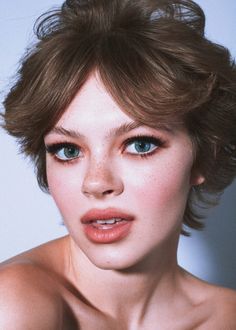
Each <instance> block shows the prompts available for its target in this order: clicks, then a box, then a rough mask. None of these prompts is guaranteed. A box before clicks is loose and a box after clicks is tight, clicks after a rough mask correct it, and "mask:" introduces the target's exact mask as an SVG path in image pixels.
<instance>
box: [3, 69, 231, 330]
mask: <svg viewBox="0 0 236 330" xmlns="http://www.w3.org/2000/svg"><path fill="white" fill-rule="evenodd" d="M143 136H145V140H143ZM150 137H151V138H150ZM148 138H149V139H150V141H149V140H148ZM45 145H46V148H47V150H48V152H47V176H48V183H49V189H50V193H51V195H52V197H53V198H54V200H55V202H56V204H57V206H58V208H59V210H60V212H61V215H62V217H63V219H64V222H65V225H66V227H67V228H68V232H69V235H68V236H65V237H63V238H60V239H58V240H55V241H51V242H49V243H46V244H44V245H42V246H39V247H37V248H35V249H33V250H30V251H28V252H25V253H23V254H21V255H19V256H16V257H14V258H12V259H11V260H8V261H6V262H5V263H3V264H2V265H1V271H0V329H4V330H11V329H12V330H13V329H14V330H23V329H24V330H30V329H34V330H37V329H40V330H41V329H42V330H43V329H44V330H47V329H48V330H51V329H52V330H54V329H55V330H58V329H68V330H73V329H83V330H103V329H104V330H113V329H114V330H118V329H119V330H159V329H160V330H166V329H168V330H169V329H171V330H190V329H196V330H211V329H212V330H216V329H219V330H223V329H225V330H234V329H236V313H235V311H236V294H235V292H234V291H233V290H229V289H224V288H220V287H216V286H213V285H210V284H208V283H206V282H204V281H201V280H199V279H197V278H195V277H194V276H192V275H191V274H189V273H187V272H186V271H185V270H183V269H182V268H181V267H179V266H178V264H177V257H176V254H177V246H178V239H179V235H180V230H181V224H182V217H183V213H184V209H185V204H186V200H187V198H188V194H189V190H190V189H191V187H192V186H193V185H198V184H201V183H202V182H203V181H204V178H203V177H202V176H201V174H200V173H197V171H196V170H194V171H193V162H194V152H193V148H192V144H191V141H190V138H189V137H188V135H187V133H186V132H185V130H184V129H183V128H176V127H175V128H173V127H163V126H162V127H158V128H157V129H154V128H150V127H148V126H143V125H142V126H140V125H139V124H138V123H136V122H135V121H134V119H132V118H130V117H129V116H127V115H126V114H125V113H124V112H123V111H122V110H121V109H120V108H119V106H118V105H117V104H116V103H115V102H114V100H113V99H112V98H111V96H110V95H109V93H108V92H107V91H106V89H105V87H104V86H103V84H102V82H101V81H100V80H99V77H98V75H96V73H94V74H92V75H91V76H90V77H89V79H88V80H87V82H86V83H85V85H84V86H83V88H82V89H81V90H80V91H79V93H78V94H77V95H76V97H75V98H74V100H73V101H72V103H71V104H70V105H69V107H68V108H67V109H66V111H65V113H64V114H63V116H62V117H61V119H60V120H59V122H58V123H57V124H56V126H55V127H54V129H52V131H51V132H49V133H48V135H47V136H45ZM144 154H145V155H144ZM110 207H112V208H118V209H122V210H123V211H124V212H126V213H129V214H132V215H133V216H134V221H133V224H132V228H131V231H130V232H129V234H128V235H127V236H126V237H125V238H124V239H122V240H119V241H117V242H114V243H108V244H96V243H94V242H91V241H90V240H89V239H88V238H87V237H86V235H85V234H84V231H83V225H82V224H81V222H80V219H81V218H82V216H83V215H84V214H85V213H86V212H88V211H89V210H91V209H92V208H98V209H106V208H110Z"/></svg>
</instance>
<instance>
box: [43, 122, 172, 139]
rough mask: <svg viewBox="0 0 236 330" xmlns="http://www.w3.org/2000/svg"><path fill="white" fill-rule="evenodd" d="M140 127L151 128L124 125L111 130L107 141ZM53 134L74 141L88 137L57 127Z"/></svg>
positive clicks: (166, 128) (161, 128)
mask: <svg viewBox="0 0 236 330" xmlns="http://www.w3.org/2000/svg"><path fill="white" fill-rule="evenodd" d="M138 127H149V126H147V125H145V124H143V123H141V122H138V121H132V122H130V123H124V124H122V125H120V126H118V127H115V128H112V129H110V130H109V132H108V134H107V135H106V139H110V138H111V137H115V138H117V137H119V136H121V135H123V134H126V133H129V132H130V131H132V130H134V129H135V128H138ZM150 128H152V129H155V128H154V127H150ZM156 129H160V130H164V131H167V132H169V133H171V132H172V133H173V129H172V128H171V127H170V126H168V125H158V126H157V127H156ZM53 133H56V134H59V135H63V136H66V137H71V138H74V139H86V137H85V136H84V135H83V134H81V133H79V132H78V131H75V130H73V129H66V128H64V127H62V126H56V127H54V128H53V129H52V130H51V131H50V132H49V134H53Z"/></svg>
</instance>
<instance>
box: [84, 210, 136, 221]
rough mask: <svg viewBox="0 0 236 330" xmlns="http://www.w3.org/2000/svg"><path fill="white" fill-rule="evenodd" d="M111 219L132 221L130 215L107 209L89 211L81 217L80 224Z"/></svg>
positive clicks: (132, 217)
mask: <svg viewBox="0 0 236 330" xmlns="http://www.w3.org/2000/svg"><path fill="white" fill-rule="evenodd" d="M112 218H121V219H124V220H127V221H132V220H134V216H133V215H131V214H127V213H125V212H124V211H122V210H119V209H117V208H112V207H110V208H107V209H103V210H101V209H91V210H89V211H88V212H86V213H85V214H84V215H83V216H82V217H81V220H80V221H81V222H82V223H83V224H88V223H90V222H93V221H96V220H108V219H112Z"/></svg>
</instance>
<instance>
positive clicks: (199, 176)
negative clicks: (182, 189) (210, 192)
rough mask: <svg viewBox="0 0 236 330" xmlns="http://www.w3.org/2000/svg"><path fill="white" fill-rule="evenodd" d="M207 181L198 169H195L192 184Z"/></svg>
mask: <svg viewBox="0 0 236 330" xmlns="http://www.w3.org/2000/svg"><path fill="white" fill-rule="evenodd" d="M204 181H205V177H204V176H203V175H202V174H201V173H199V171H198V170H197V169H193V170H192V172H191V177H190V185H191V186H199V185H200V184H202V183H203V182H204Z"/></svg>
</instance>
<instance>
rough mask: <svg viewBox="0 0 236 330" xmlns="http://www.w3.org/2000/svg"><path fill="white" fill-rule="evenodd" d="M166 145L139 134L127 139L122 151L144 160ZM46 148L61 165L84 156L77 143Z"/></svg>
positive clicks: (159, 139) (58, 144) (155, 138)
mask: <svg viewBox="0 0 236 330" xmlns="http://www.w3.org/2000/svg"><path fill="white" fill-rule="evenodd" d="M164 145H165V141H164V140H163V139H162V138H160V137H156V136H153V135H142V134H138V135H135V136H132V137H130V138H127V139H125V141H124V142H123V143H122V148H121V150H122V153H124V154H127V155H129V156H132V157H143V158H144V157H148V156H152V155H153V154H155V153H156V152H157V150H158V149H159V148H161V147H164ZM45 147H46V151H47V152H48V153H49V154H51V155H52V156H53V157H54V159H55V160H56V161H58V162H61V163H73V162H75V161H77V160H78V158H81V157H82V156H83V154H82V151H81V148H80V147H79V146H78V145H76V144H75V143H70V142H58V143H52V144H46V146H45Z"/></svg>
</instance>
